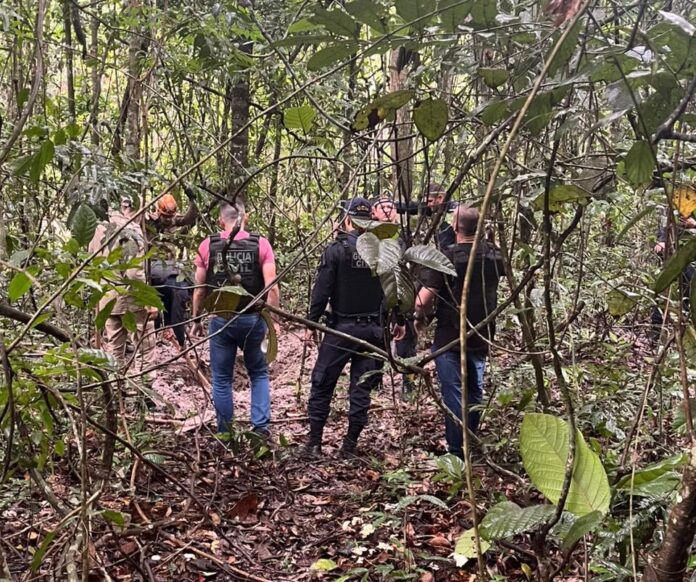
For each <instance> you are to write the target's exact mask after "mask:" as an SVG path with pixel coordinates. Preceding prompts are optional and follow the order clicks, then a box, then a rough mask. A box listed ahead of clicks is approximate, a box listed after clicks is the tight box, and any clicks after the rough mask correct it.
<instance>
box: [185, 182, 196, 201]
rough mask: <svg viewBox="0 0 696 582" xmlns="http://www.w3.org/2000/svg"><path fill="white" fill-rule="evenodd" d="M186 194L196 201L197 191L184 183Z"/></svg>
mask: <svg viewBox="0 0 696 582" xmlns="http://www.w3.org/2000/svg"><path fill="white" fill-rule="evenodd" d="M184 194H186V197H187V198H188V199H189V200H190V201H191V202H195V201H196V193H195V192H194V191H193V190H192V189H191V188H190V187H189V186H186V185H184Z"/></svg>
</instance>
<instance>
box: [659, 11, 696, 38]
mask: <svg viewBox="0 0 696 582" xmlns="http://www.w3.org/2000/svg"><path fill="white" fill-rule="evenodd" d="M659 13H660V15H661V16H662V18H664V19H665V20H667V21H668V22H670V23H671V24H674V25H675V26H678V27H679V28H681V29H682V31H684V33H686V35H687V36H691V37H693V36H696V26H694V25H693V24H691V23H690V22H689V21H688V20H687V19H686V18H684V17H683V16H680V15H679V14H675V13H674V12H666V11H665V10H659Z"/></svg>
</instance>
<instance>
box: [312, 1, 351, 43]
mask: <svg viewBox="0 0 696 582" xmlns="http://www.w3.org/2000/svg"><path fill="white" fill-rule="evenodd" d="M310 20H311V21H312V22H314V23H315V24H321V25H322V26H323V27H324V28H326V30H328V31H330V32H333V33H334V34H338V35H339V36H348V37H354V36H355V33H356V31H357V29H358V24H357V22H355V20H353V18H351V16H350V15H348V14H346V13H345V12H343V10H339V9H338V8H335V9H333V10H326V9H325V8H322V7H321V6H316V7H315V8H314V16H312V18H310Z"/></svg>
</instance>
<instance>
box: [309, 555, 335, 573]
mask: <svg viewBox="0 0 696 582" xmlns="http://www.w3.org/2000/svg"><path fill="white" fill-rule="evenodd" d="M336 568H338V564H337V563H336V562H334V561H333V560H329V559H328V558H322V559H321V560H317V561H316V562H314V564H312V566H311V568H310V569H312V570H314V571H315V572H331V570H335V569H336Z"/></svg>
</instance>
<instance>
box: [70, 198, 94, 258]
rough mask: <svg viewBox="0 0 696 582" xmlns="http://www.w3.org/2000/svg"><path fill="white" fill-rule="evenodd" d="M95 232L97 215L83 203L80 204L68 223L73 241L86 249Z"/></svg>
mask: <svg viewBox="0 0 696 582" xmlns="http://www.w3.org/2000/svg"><path fill="white" fill-rule="evenodd" d="M96 230H97V215H96V214H95V213H94V210H92V208H91V207H90V206H89V205H87V204H85V203H84V202H83V203H81V204H80V205H79V206H78V207H77V210H76V211H75V213H74V214H73V217H72V220H71V221H70V232H71V233H72V235H73V237H74V238H75V240H76V241H77V242H78V243H80V246H82V247H86V246H87V245H88V244H89V243H90V241H91V240H92V237H93V236H94V231H96Z"/></svg>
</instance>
